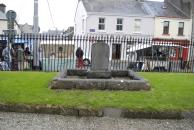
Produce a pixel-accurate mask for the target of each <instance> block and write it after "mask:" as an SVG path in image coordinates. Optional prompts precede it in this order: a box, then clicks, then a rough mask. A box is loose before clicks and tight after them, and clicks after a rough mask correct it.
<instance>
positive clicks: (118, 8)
mask: <svg viewBox="0 0 194 130" xmlns="http://www.w3.org/2000/svg"><path fill="white" fill-rule="evenodd" d="M82 1H83V4H84V6H85V8H86V11H87V12H100V13H109V14H123V15H148V13H147V11H146V10H145V9H144V7H143V4H142V3H140V2H136V1H135V0H82Z"/></svg>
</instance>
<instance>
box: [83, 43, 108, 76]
mask: <svg viewBox="0 0 194 130" xmlns="http://www.w3.org/2000/svg"><path fill="white" fill-rule="evenodd" d="M91 52H92V63H91V70H90V71H89V72H88V74H87V78H106V79H107V78H111V72H110V70H109V54H110V49H109V45H108V44H106V43H104V42H97V43H94V44H93V45H92V50H91Z"/></svg>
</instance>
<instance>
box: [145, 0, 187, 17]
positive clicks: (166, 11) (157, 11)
mask: <svg viewBox="0 0 194 130" xmlns="http://www.w3.org/2000/svg"><path fill="white" fill-rule="evenodd" d="M144 4H145V6H148V8H149V13H151V14H152V15H153V16H158V17H170V18H189V17H187V16H186V15H185V14H183V13H182V12H181V11H179V10H178V9H176V8H175V7H173V6H172V5H171V4H170V3H164V2H156V1H145V2H144ZM188 16H189V14H188Z"/></svg>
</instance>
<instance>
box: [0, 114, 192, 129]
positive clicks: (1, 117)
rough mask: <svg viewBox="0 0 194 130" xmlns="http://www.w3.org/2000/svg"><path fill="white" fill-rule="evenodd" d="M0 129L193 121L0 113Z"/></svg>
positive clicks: (180, 125) (187, 125) (168, 125)
mask: <svg viewBox="0 0 194 130" xmlns="http://www.w3.org/2000/svg"><path fill="white" fill-rule="evenodd" d="M0 130H194V121H193V120H190V119H184V120H150V119H124V118H109V117H103V118H98V117H81V118H80V117H70V116H61V115H47V114H27V113H25V114H23V113H7V112H0Z"/></svg>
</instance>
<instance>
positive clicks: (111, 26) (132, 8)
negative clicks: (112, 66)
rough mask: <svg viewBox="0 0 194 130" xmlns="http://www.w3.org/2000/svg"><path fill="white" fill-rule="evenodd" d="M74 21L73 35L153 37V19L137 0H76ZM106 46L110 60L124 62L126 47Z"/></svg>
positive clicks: (117, 44)
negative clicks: (108, 47)
mask: <svg viewBox="0 0 194 130" xmlns="http://www.w3.org/2000/svg"><path fill="white" fill-rule="evenodd" d="M74 20H75V35H93V34H111V35H133V36H140V37H148V36H149V37H153V36H154V26H153V25H154V17H153V16H151V15H150V14H149V12H148V11H147V7H146V6H145V4H144V2H141V0H139V1H136V0H119V1H118V0H79V1H78V4H77V9H76V14H75V19H74ZM145 25H146V26H145ZM109 46H110V58H109V59H110V60H112V59H113V60H121V61H122V60H126V58H127V54H126V53H121V52H126V51H127V48H126V44H125V46H124V45H121V43H109ZM90 48H91V47H90ZM90 51H91V50H89V51H87V53H88V52H89V53H90Z"/></svg>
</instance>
